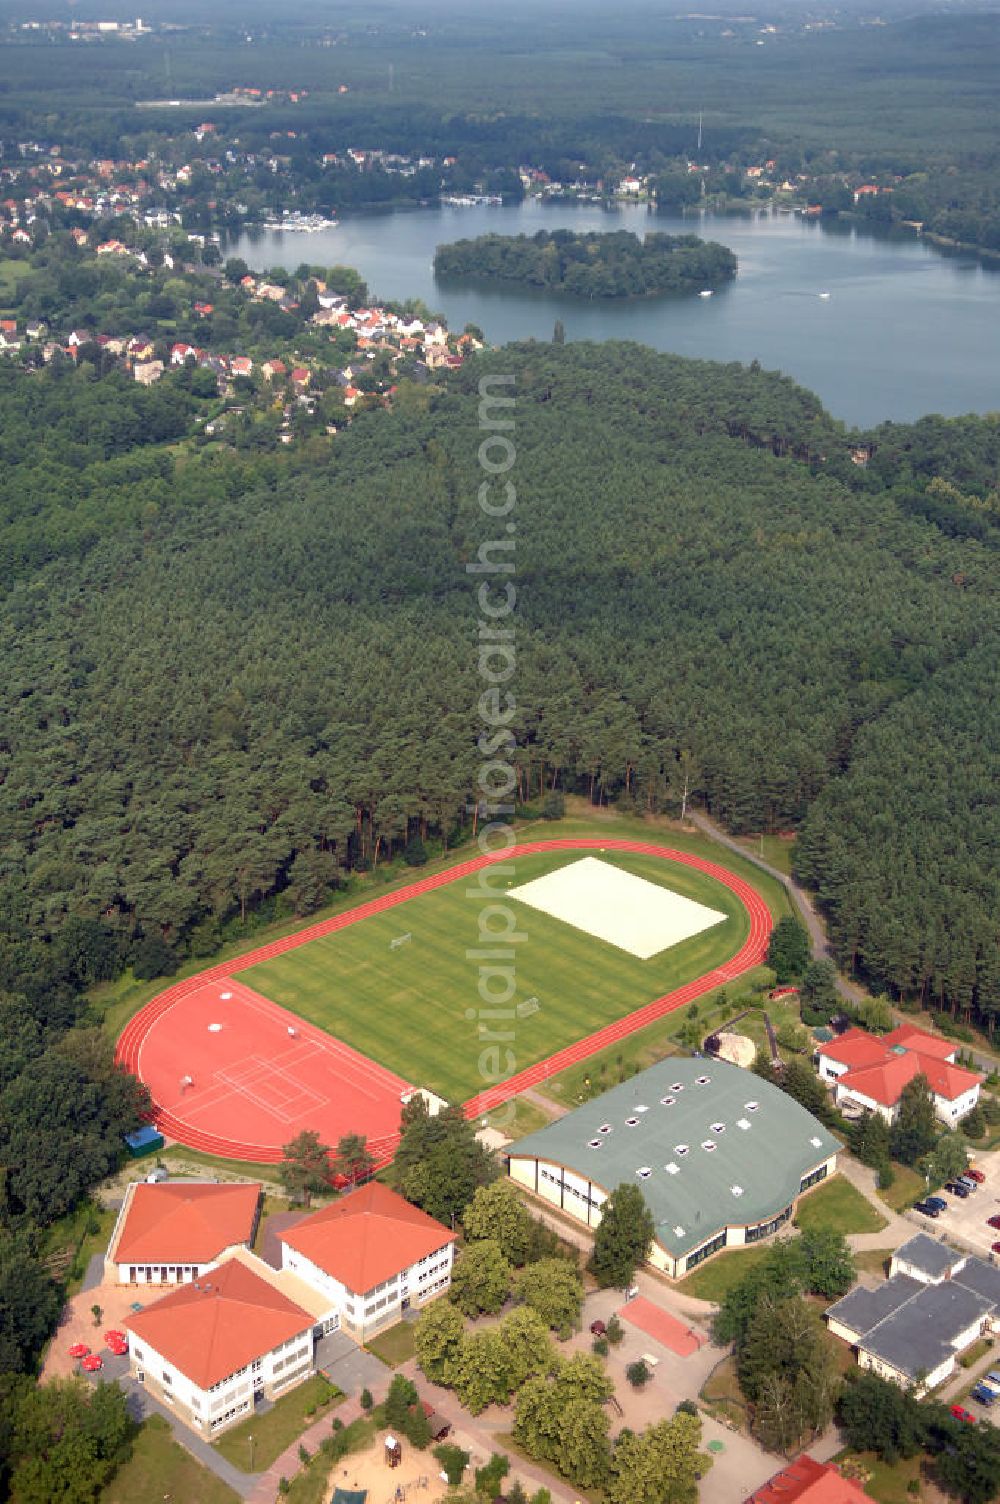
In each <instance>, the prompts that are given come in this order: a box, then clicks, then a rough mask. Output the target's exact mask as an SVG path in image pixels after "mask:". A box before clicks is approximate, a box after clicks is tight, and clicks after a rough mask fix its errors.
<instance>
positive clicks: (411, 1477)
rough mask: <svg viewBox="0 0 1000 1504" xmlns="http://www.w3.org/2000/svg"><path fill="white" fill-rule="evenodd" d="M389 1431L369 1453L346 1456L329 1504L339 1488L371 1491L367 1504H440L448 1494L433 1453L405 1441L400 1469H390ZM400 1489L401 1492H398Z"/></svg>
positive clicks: (338, 1469)
mask: <svg viewBox="0 0 1000 1504" xmlns="http://www.w3.org/2000/svg"><path fill="white" fill-rule="evenodd" d="M388 1435H389V1432H388V1431H381V1432H379V1435H378V1437H377V1438H376V1440H375V1443H374V1445H373V1446H372V1447H370V1448H369V1450H368V1451H367V1452H358V1453H357V1454H356V1455H354V1456H352V1457H346V1458H345V1459H344V1461H343V1462H342V1463H341V1464H340V1465H339V1466H338V1467H337V1468H336V1469H335V1470H334V1474H333V1478H332V1479H331V1483H330V1490H329V1492H328V1493H327V1496H326V1498H327V1504H329V1500H330V1499H332V1498H333V1493H334V1489H335V1488H338V1487H339V1488H344V1489H357V1488H365V1489H367V1490H368V1500H367V1504H397V1501H400V1504H402V1501H403V1500H406V1504H437V1501H438V1500H440V1499H443V1498H444V1496H445V1494H446V1493H447V1492H448V1485H447V1484H446V1483H445V1482H444V1481H443V1480H442V1478H441V1476H440V1474H439V1471H438V1465H437V1463H436V1462H435V1461H434V1458H433V1457H432V1456H431V1453H430V1450H428V1451H426V1452H418V1451H417V1450H416V1448H415V1447H411V1446H410V1444H409V1442H408V1441H406V1440H403V1442H402V1445H403V1460H402V1462H401V1463H400V1464H399V1466H398V1467H389V1465H388V1463H387V1462H386V1460H385V1438H386V1437H387V1436H388ZM397 1490H398V1492H397Z"/></svg>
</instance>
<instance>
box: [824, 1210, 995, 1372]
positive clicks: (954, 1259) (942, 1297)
mask: <svg viewBox="0 0 1000 1504" xmlns="http://www.w3.org/2000/svg"><path fill="white" fill-rule="evenodd" d="M897 1261H899V1265H900V1267H901V1268H903V1269H906V1270H908V1271H914V1270H921V1271H922V1272H921V1273H919V1274H914V1273H913V1272H909V1273H895V1272H894V1273H893V1274H892V1275H891V1276H890V1278H889V1279H887V1280H885V1281H884V1282H883V1283H882V1284H881V1285H877V1286H876V1287H875V1288H873V1289H872V1288H866V1287H864V1286H861V1285H858V1286H856V1287H855V1288H854V1289H853V1290H851V1291H850V1292H849V1293H848V1294H847V1295H845V1296H844V1297H843V1299H841V1300H838V1301H835V1302H834V1304H833V1305H832V1306H830V1307H829V1308H828V1310H827V1312H826V1320H827V1324H828V1326H829V1328H830V1330H831V1332H833V1333H834V1334H835V1336H838V1337H842V1338H843V1339H844V1341H845V1342H849V1343H850V1344H851V1346H852V1347H854V1349H855V1350H856V1352H857V1356H858V1362H859V1364H860V1365H861V1367H862V1368H870V1369H873V1370H874V1371H875V1372H876V1373H879V1374H881V1375H882V1377H883V1378H887V1379H894V1380H895V1381H896V1382H897V1383H899V1384H903V1385H905V1386H906V1387H913V1388H915V1389H916V1391H917V1393H919V1394H923V1393H924V1392H925V1391H926V1390H928V1389H933V1388H935V1387H936V1386H937V1385H938V1384H940V1383H942V1382H943V1381H944V1380H945V1379H947V1378H948V1377H949V1376H950V1375H951V1374H952V1373H953V1372H954V1370H955V1363H956V1360H957V1358H958V1356H959V1354H960V1353H962V1352H964V1351H965V1349H966V1348H967V1347H969V1346H970V1345H971V1344H972V1343H973V1342H975V1341H976V1340H977V1339H978V1338H979V1337H981V1336H982V1335H983V1334H984V1333H985V1332H996V1331H998V1330H1000V1269H997V1268H996V1267H995V1266H994V1265H992V1264H987V1263H984V1262H983V1260H982V1259H977V1258H972V1257H970V1256H969V1255H967V1254H964V1253H958V1252H956V1250H955V1249H954V1248H949V1247H948V1246H947V1244H945V1243H940V1242H937V1241H936V1240H935V1239H934V1238H929V1237H927V1235H926V1234H924V1233H921V1234H920V1235H919V1236H918V1237H915V1238H911V1239H910V1241H909V1242H908V1243H905V1244H904V1245H903V1247H902V1248H900V1249H898V1250H897V1253H896V1254H895V1256H894V1257H893V1261H892V1268H893V1269H894V1270H895V1268H896V1266H897Z"/></svg>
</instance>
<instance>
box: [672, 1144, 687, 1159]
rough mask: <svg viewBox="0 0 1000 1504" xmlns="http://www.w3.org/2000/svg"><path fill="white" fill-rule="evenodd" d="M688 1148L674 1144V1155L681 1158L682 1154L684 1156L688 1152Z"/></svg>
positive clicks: (685, 1145)
mask: <svg viewBox="0 0 1000 1504" xmlns="http://www.w3.org/2000/svg"><path fill="white" fill-rule="evenodd" d="M689 1148H690V1145H689V1144H675V1145H674V1153H675V1154H676V1155H678V1156H682V1155H684V1154H686V1153H687V1152H688V1149H689Z"/></svg>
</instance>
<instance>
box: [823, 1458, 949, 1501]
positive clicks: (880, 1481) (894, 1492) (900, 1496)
mask: <svg viewBox="0 0 1000 1504" xmlns="http://www.w3.org/2000/svg"><path fill="white" fill-rule="evenodd" d="M926 1460H927V1459H926V1454H925V1453H918V1455H917V1456H916V1457H909V1458H907V1459H906V1460H905V1461H900V1462H894V1463H892V1465H891V1466H890V1464H889V1463H887V1462H881V1461H880V1460H879V1459H878V1458H877V1457H876V1456H875V1454H874V1452H850V1451H845V1452H838V1454H837V1456H836V1457H834V1458H833V1461H834V1462H835V1463H837V1465H838V1466H839V1465H840V1464H841V1463H843V1462H847V1463H848V1465H849V1467H850V1469H851V1471H850V1476H851V1477H853V1478H855V1479H856V1480H857V1482H858V1483H859V1484H860V1485H861V1487H862V1488H863V1489H864V1490H865V1492H866V1493H867V1494H870V1495H871V1497H872V1498H873V1499H874V1500H875V1501H876V1504H912V1500H913V1499H920V1498H922V1497H923V1490H922V1489H921V1491H920V1492H919V1493H916V1494H911V1493H907V1490H906V1486H907V1484H908V1483H911V1482H914V1481H915V1482H917V1483H920V1482H921V1481H922V1480H921V1474H920V1467H921V1463H923V1462H925V1461H926ZM855 1463H856V1464H857V1465H858V1471H856V1472H855V1471H854V1468H853V1464H855Z"/></svg>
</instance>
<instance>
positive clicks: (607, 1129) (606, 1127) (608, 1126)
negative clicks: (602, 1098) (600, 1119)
mask: <svg viewBox="0 0 1000 1504" xmlns="http://www.w3.org/2000/svg"><path fill="white" fill-rule="evenodd" d="M597 1131H598V1133H610V1132H611V1124H610V1123H602V1124H601V1126H600V1128H598V1130H597Z"/></svg>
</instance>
